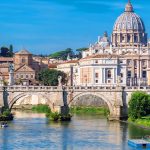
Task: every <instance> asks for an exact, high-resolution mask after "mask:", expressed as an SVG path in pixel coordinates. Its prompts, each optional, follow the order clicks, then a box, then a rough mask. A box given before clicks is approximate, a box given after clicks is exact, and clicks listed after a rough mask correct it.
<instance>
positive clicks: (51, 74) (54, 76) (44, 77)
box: [38, 69, 66, 86]
mask: <svg viewBox="0 0 150 150" xmlns="http://www.w3.org/2000/svg"><path fill="white" fill-rule="evenodd" d="M58 76H61V77H62V84H65V83H66V74H65V73H64V72H62V71H58V70H55V69H44V70H41V71H40V72H39V74H38V79H39V81H41V83H42V84H44V85H47V86H57V85H58Z"/></svg>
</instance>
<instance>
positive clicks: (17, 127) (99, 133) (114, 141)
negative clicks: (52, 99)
mask: <svg viewBox="0 0 150 150" xmlns="http://www.w3.org/2000/svg"><path fill="white" fill-rule="evenodd" d="M147 134H150V130H144V129H141V128H139V127H136V126H133V125H128V124H126V123H120V122H109V121H107V119H106V118H104V117H102V116H95V115H75V116H73V118H72V121H71V122H69V123H67V122H64V123H53V122H48V121H47V119H46V118H45V115H44V114H37V113H31V112H21V111H16V112H15V118H14V121H12V122H11V123H9V127H8V128H5V129H0V150H133V148H130V147H129V146H128V144H127V140H128V138H134V137H142V136H144V135H147Z"/></svg>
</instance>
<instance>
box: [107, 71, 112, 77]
mask: <svg viewBox="0 0 150 150" xmlns="http://www.w3.org/2000/svg"><path fill="white" fill-rule="evenodd" d="M111 76H112V75H111V70H108V71H107V78H111Z"/></svg>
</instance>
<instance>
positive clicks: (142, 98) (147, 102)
mask: <svg viewBox="0 0 150 150" xmlns="http://www.w3.org/2000/svg"><path fill="white" fill-rule="evenodd" d="M128 116H129V119H128V121H129V122H133V123H135V124H137V125H141V126H145V127H150V95H149V94H147V93H145V92H142V91H137V92H134V93H133V94H132V95H131V99H130V102H129V111H128Z"/></svg>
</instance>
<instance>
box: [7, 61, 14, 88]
mask: <svg viewBox="0 0 150 150" xmlns="http://www.w3.org/2000/svg"><path fill="white" fill-rule="evenodd" d="M8 85H9V86H12V85H14V65H13V64H12V63H10V64H9V84H8Z"/></svg>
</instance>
